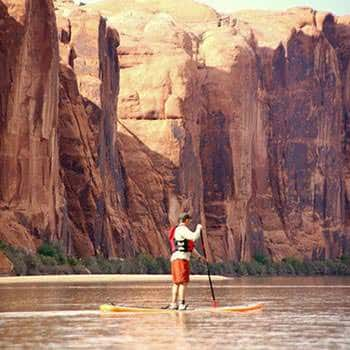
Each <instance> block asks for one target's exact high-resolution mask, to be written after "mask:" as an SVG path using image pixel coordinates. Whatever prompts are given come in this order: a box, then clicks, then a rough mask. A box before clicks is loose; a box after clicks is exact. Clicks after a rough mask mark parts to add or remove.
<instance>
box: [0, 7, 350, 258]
mask: <svg viewBox="0 0 350 350" xmlns="http://www.w3.org/2000/svg"><path fill="white" fill-rule="evenodd" d="M38 4H39V2H37V1H34V0H32V1H27V2H25V1H24V0H23V1H9V0H7V1H4V0H0V19H1V20H0V44H1V45H0V59H1V62H2V65H1V66H0V74H1V76H2V77H4V79H2V80H1V81H0V96H1V99H0V103H1V105H0V116H1V119H0V120H1V125H0V132H1V133H2V137H1V140H0V160H1V164H2V169H3V170H2V171H1V172H0V180H1V181H0V193H1V198H0V201H1V202H0V204H1V211H0V222H1V223H2V225H1V228H0V239H1V240H5V241H8V242H9V243H11V244H14V245H19V246H22V247H24V248H26V249H28V250H32V251H34V250H35V247H36V246H37V245H38V244H40V242H41V241H42V240H44V239H60V240H62V241H63V242H64V246H65V249H66V251H67V252H69V253H71V254H76V255H79V256H88V255H96V254H104V255H106V256H128V255H134V254H136V253H138V252H149V253H151V254H152V255H154V256H158V255H164V256H166V255H168V243H167V237H166V231H167V228H168V227H169V226H170V225H173V224H175V223H176V220H177V216H178V214H179V212H180V211H183V210H188V211H190V212H191V214H192V216H193V221H194V222H195V223H196V222H199V221H200V222H202V223H203V225H204V226H205V230H204V237H205V244H206V247H207V249H208V252H209V256H210V258H211V259H213V260H216V261H221V260H226V261H227V260H249V259H251V258H252V257H254V256H255V255H269V256H271V257H272V258H273V259H276V260H279V259H282V258H284V257H287V256H297V257H299V258H310V259H316V258H317V259H318V258H336V257H339V256H341V255H346V254H349V249H350V246H349V227H348V226H349V214H350V211H349V198H350V197H349V196H350V195H349V191H350V181H349V179H350V175H349V174H350V168H349V165H348V163H349V162H348V160H349V144H350V141H349V125H350V124H349V115H350V114H349V113H350V88H349V86H350V85H349V82H350V65H349V59H350V44H349V42H350V41H349V39H350V20H349V18H348V17H335V16H333V15H332V14H329V13H320V12H317V11H315V10H312V9H310V8H294V9H290V10H288V11H286V12H280V13H279V12H269V11H244V12H238V13H234V14H232V15H231V16H225V17H223V16H220V15H219V14H217V13H216V12H215V11H213V10H211V9H210V8H208V7H207V6H204V5H199V4H197V3H195V2H192V1H190V0H186V1H185V0H183V1H181V4H180V3H179V4H178V2H176V6H175V5H174V4H175V3H174V2H172V1H166V0H162V1H160V0H159V1H158V0H157V1H148V2H145V1H141V0H134V1H132V0H130V1H125V2H120V3H118V2H115V1H113V2H112V1H109V0H106V1H103V2H99V3H98V4H94V5H91V6H76V5H74V3H73V2H72V1H69V0H60V1H55V3H54V6H55V10H56V17H57V24H56V18H55V14H54V12H53V5H52V3H51V2H50V1H41V2H40V6H39V5H38ZM180 5H181V6H180ZM180 7H184V8H186V11H185V12H186V16H181V13H184V12H183V11H182V12H181V13H180V12H179V9H180ZM98 11H101V13H102V14H103V15H104V16H105V18H104V17H101V15H100V14H99V13H98ZM39 18H41V19H42V18H45V21H42V20H41V21H39V20H38V19H39ZM56 26H57V30H56ZM59 60H61V62H60V64H59ZM5 169H6V170H5Z"/></svg>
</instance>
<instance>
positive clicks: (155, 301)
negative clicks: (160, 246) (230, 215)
mask: <svg viewBox="0 0 350 350" xmlns="http://www.w3.org/2000/svg"><path fill="white" fill-rule="evenodd" d="M215 287H216V294H217V298H218V300H219V301H220V304H221V306H225V305H237V304H242V303H254V302H263V303H264V304H265V309H264V310H263V311H262V312H253V313H249V314H234V315H232V314H215V313H202V312H198V313H186V312H183V313H170V314H131V313H126V314H107V315H101V314H100V313H99V312H98V311H97V310H98V305H99V304H101V303H104V302H105V301H106V299H107V298H109V299H110V300H113V301H114V302H115V303H118V304H127V305H133V306H140V305H146V306H154V307H160V306H162V305H164V304H167V302H168V299H169V293H170V289H169V285H167V284H166V283H158V282H155V283H103V284H56V285H55V284H52V285H42V284H29V285H28V284H26V285H0V295H1V299H0V348H1V349H7V348H9V349H10V348H11V349H16V348H17V349H23V348H28V349H40V348H42V349H47V348H55V349H56V348H57V349H68V348H69V349H91V348H95V349H111V348H117V349H166V350H172V349H213V348H215V349H224V350H225V349H233V348H234V349H253V350H254V349H266V348H270V349H303V350H304V349H305V348H307V349H332V348H334V349H349V348H350V340H349V334H350V279H349V278H316V279H315V278H260V279H236V280H233V281H222V282H220V283H216V284H215ZM188 301H189V302H190V304H191V306H192V307H194V308H195V307H197V308H198V307H206V306H210V304H211V301H210V292H209V290H208V286H207V284H206V283H193V284H192V286H191V289H190V294H189V300H188Z"/></svg>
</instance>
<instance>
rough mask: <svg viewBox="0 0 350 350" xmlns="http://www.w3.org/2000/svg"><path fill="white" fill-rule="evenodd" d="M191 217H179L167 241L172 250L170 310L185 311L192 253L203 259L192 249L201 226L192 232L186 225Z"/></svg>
mask: <svg viewBox="0 0 350 350" xmlns="http://www.w3.org/2000/svg"><path fill="white" fill-rule="evenodd" d="M190 220H191V217H190V215H189V214H187V213H182V214H181V215H180V216H179V225H178V226H177V227H173V228H172V229H171V230H170V234H169V240H170V245H171V250H172V255H171V259H170V261H171V274H172V280H173V287H172V298H171V304H170V305H169V306H168V308H169V309H170V310H177V309H178V310H186V309H187V307H188V304H186V302H185V295H186V289H187V284H188V283H189V281H190V258H191V254H192V253H193V254H194V255H195V256H197V257H198V258H200V259H204V258H203V257H202V256H201V255H200V254H199V253H198V252H197V250H196V249H195V248H194V242H195V241H196V240H197V239H198V238H199V237H200V232H201V229H202V225H200V224H198V225H197V227H196V230H195V231H194V232H192V231H191V230H190V229H189V228H188V225H189V223H190Z"/></svg>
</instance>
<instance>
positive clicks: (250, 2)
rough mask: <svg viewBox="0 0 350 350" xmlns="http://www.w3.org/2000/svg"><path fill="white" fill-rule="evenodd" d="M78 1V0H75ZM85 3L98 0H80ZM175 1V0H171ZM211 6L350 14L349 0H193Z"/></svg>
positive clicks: (224, 8)
mask: <svg viewBox="0 0 350 350" xmlns="http://www.w3.org/2000/svg"><path fill="white" fill-rule="evenodd" d="M76 1H77V2H78V3H79V2H80V0H76ZM81 1H82V2H85V3H91V2H96V1H98V0H81ZM115 1H120V0H115ZM173 1H176V0H173ZM195 1H197V2H201V3H203V4H207V5H209V6H211V7H213V8H214V9H215V10H217V11H219V12H233V11H237V10H242V9H264V10H286V9H287V8H290V7H295V6H309V7H312V8H314V9H316V10H318V11H330V12H333V13H335V14H336V15H345V14H349V15H350V0H195Z"/></svg>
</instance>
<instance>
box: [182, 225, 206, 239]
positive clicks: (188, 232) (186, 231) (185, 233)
mask: <svg viewBox="0 0 350 350" xmlns="http://www.w3.org/2000/svg"><path fill="white" fill-rule="evenodd" d="M201 230H202V225H201V224H198V225H197V227H196V230H195V231H194V232H192V231H191V230H190V229H188V228H187V227H186V226H183V227H181V235H182V237H183V238H185V239H189V240H190V241H196V240H197V239H198V238H199V237H200V235H201Z"/></svg>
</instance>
